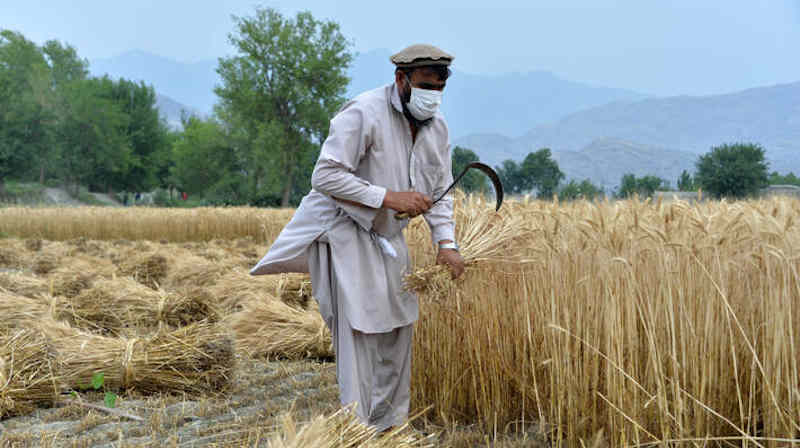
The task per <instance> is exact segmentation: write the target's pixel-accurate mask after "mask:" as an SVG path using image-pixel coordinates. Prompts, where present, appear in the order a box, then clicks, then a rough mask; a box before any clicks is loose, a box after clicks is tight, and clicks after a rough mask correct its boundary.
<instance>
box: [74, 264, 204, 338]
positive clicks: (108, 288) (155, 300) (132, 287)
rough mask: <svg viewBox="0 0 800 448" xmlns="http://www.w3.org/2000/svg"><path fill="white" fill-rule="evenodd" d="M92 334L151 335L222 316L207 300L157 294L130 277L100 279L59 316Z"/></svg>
mask: <svg viewBox="0 0 800 448" xmlns="http://www.w3.org/2000/svg"><path fill="white" fill-rule="evenodd" d="M58 317H59V318H64V319H67V320H68V321H69V322H70V323H71V324H73V325H74V326H76V327H80V328H83V329H86V330H90V331H100V332H102V333H110V334H117V335H130V334H137V333H148V332H152V330H154V329H156V328H159V327H161V326H166V327H167V328H177V327H182V326H186V325H189V324H191V323H194V322H201V321H209V322H216V321H218V320H219V318H220V312H219V311H218V310H217V309H216V306H215V305H214V303H213V302H212V301H211V300H210V299H209V298H208V297H206V296H201V295H179V294H176V293H167V292H165V291H163V290H160V291H154V290H153V289H151V288H149V287H147V286H144V285H142V284H141V283H139V282H137V281H135V280H133V279H132V278H130V277H122V278H117V279H113V280H112V279H100V280H97V281H95V282H94V284H93V285H92V286H91V287H90V288H87V289H85V290H83V291H81V293H80V294H78V295H77V296H75V297H73V298H72V299H71V300H70V301H69V308H68V310H66V311H65V312H64V313H62V314H60V315H59V316H58Z"/></svg>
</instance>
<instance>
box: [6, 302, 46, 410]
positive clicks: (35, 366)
mask: <svg viewBox="0 0 800 448" xmlns="http://www.w3.org/2000/svg"><path fill="white" fill-rule="evenodd" d="M0 300H1V299H0ZM57 370H58V365H57V359H56V355H55V353H54V352H53V350H52V349H51V347H50V346H49V345H48V344H47V341H46V340H45V338H44V337H43V336H42V335H41V334H40V333H39V332H36V331H33V330H30V329H14V330H0V419H2V418H5V417H8V416H11V415H19V414H24V413H27V412H29V411H31V410H32V409H33V408H35V407H36V406H37V405H40V404H45V405H47V404H52V403H53V402H55V400H56V398H57V397H58V394H59V387H58V381H57V379H56V377H55V374H56V372H57Z"/></svg>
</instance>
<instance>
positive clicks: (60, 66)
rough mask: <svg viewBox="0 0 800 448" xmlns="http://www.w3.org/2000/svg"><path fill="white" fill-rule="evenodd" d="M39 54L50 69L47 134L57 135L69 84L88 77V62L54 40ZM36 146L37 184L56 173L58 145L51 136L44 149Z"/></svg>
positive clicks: (64, 112)
mask: <svg viewBox="0 0 800 448" xmlns="http://www.w3.org/2000/svg"><path fill="white" fill-rule="evenodd" d="M42 53H43V54H44V57H45V59H46V61H47V64H48V67H49V69H50V70H49V72H50V77H49V79H50V83H49V84H50V88H49V94H48V95H47V105H46V107H47V108H48V109H49V110H50V112H51V115H50V116H51V118H52V121H51V122H50V134H51V135H56V134H57V129H58V127H59V122H60V121H63V120H64V119H65V118H66V115H67V106H66V104H65V101H67V99H66V91H67V89H68V88H69V86H70V85H71V84H72V83H74V82H80V81H84V80H86V79H87V78H88V76H89V63H88V61H86V60H85V59H81V58H80V57H78V52H77V51H76V50H75V48H74V47H72V46H70V45H66V44H62V43H60V42H58V41H55V40H50V41H47V42H45V44H44V45H43V46H42ZM36 149H38V151H35V152H34V159H35V164H36V166H37V167H38V170H39V183H44V182H45V178H46V175H47V174H48V173H50V172H56V169H57V167H58V165H59V164H60V163H61V161H60V156H61V152H60V150H61V145H60V144H59V142H58V141H57V140H55V139H54V141H52V142H50V144H48V145H46V146H44V147H43V148H36Z"/></svg>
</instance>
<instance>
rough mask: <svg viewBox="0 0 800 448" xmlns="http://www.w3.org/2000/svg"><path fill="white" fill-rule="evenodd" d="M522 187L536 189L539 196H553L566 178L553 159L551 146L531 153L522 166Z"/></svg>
mask: <svg viewBox="0 0 800 448" xmlns="http://www.w3.org/2000/svg"><path fill="white" fill-rule="evenodd" d="M520 175H521V179H522V189H523V190H525V191H531V190H536V191H537V193H538V194H537V196H538V197H539V198H551V197H552V196H553V194H554V193H555V192H556V191H557V189H558V184H559V183H560V182H561V180H562V179H564V173H563V172H561V170H560V169H559V168H558V163H556V161H555V160H553V159H552V157H551V154H550V149H549V148H542V149H540V150H538V151H536V152H532V153H529V154H528V155H527V156H526V157H525V160H523V161H522V165H521V167H520Z"/></svg>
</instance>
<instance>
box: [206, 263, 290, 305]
mask: <svg viewBox="0 0 800 448" xmlns="http://www.w3.org/2000/svg"><path fill="white" fill-rule="evenodd" d="M281 278H282V277H281V276H280V275H260V276H252V275H250V274H248V272H247V271H245V270H243V269H232V270H231V271H229V272H228V273H227V274H225V275H224V276H222V277H221V278H220V279H219V280H217V282H216V283H215V284H214V285H213V286H211V287H209V288H208V292H209V293H210V294H211V296H212V297H214V298H215V300H216V301H217V303H219V304H220V306H221V307H222V308H223V309H224V310H226V312H228V313H233V312H236V311H240V310H241V309H242V303H244V302H246V301H249V300H253V299H260V300H266V299H268V298H272V297H275V296H276V294H277V292H278V286H279V284H280V281H281Z"/></svg>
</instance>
